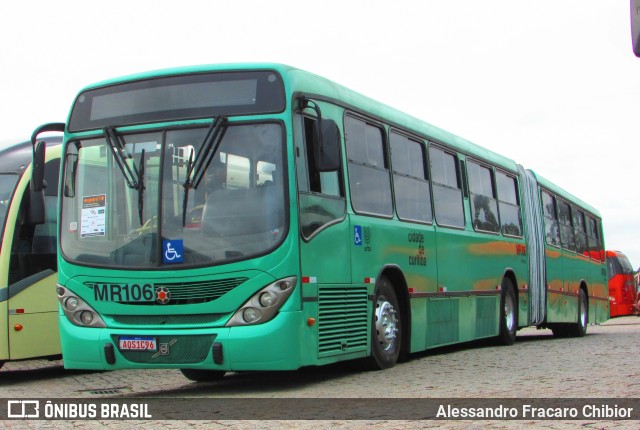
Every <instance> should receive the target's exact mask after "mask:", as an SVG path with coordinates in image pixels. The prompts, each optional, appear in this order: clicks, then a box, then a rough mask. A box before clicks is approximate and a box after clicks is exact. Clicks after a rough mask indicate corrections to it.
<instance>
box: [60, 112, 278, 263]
mask: <svg viewBox="0 0 640 430" xmlns="http://www.w3.org/2000/svg"><path fill="white" fill-rule="evenodd" d="M207 131H208V128H207V127H199V128H189V129H184V128H181V129H176V130H167V131H159V132H145V133H139V134H119V135H118V136H117V138H118V139H120V140H121V143H122V148H123V151H122V152H123V156H122V157H121V158H120V160H118V159H114V156H113V152H112V150H111V148H110V147H109V143H108V142H107V139H106V138H105V137H99V138H91V139H82V140H75V141H71V142H70V143H69V145H68V146H67V150H66V155H65V157H66V160H67V163H66V170H65V175H64V178H65V179H64V180H65V183H64V192H63V198H62V218H61V220H62V226H63V228H61V242H60V243H61V249H62V252H63V255H64V257H65V258H67V259H69V260H74V261H76V262H78V263H84V264H91V265H98V266H107V267H109V266H112V267H137V268H161V267H165V268H169V269H175V268H176V264H180V265H181V267H187V266H188V267H193V266H200V265H211V264H218V263H227V262H229V261H231V260H240V259H245V258H250V257H255V256H256V255H258V254H262V253H265V252H267V251H268V250H270V249H272V248H274V247H276V246H277V245H278V244H279V243H280V242H281V240H282V239H283V237H284V233H285V230H286V218H285V210H284V209H285V196H286V193H285V185H284V184H285V183H286V182H285V180H284V179H285V177H284V172H285V170H286V166H284V160H285V157H284V156H283V152H284V150H283V148H284V133H283V132H282V127H281V125H280V124H277V123H252V124H238V123H235V124H233V123H231V124H229V125H228V126H226V131H225V133H224V137H223V139H222V141H221V143H220V145H219V147H218V149H217V152H216V153H215V156H213V157H212V158H211V159H210V162H209V163H208V164H206V165H204V166H203V168H204V169H205V170H204V171H203V176H202V181H200V182H199V183H195V184H194V183H193V182H190V181H187V172H188V171H189V169H190V168H191V167H192V166H193V163H194V161H195V160H197V159H202V158H203V154H200V151H201V149H202V145H203V142H206V139H205V136H206V135H207ZM205 148H206V145H205ZM205 155H206V154H205ZM204 158H205V159H207V160H209V158H208V157H204ZM118 162H121V163H125V164H126V166H125V167H124V168H122V167H121V166H120V167H119V166H118ZM127 167H128V168H127ZM127 171H131V172H134V175H133V176H134V177H133V178H129V177H126V176H125V174H124V173H125V172H127ZM130 179H134V180H135V181H136V182H137V183H138V185H137V187H135V186H133V187H132V186H131V185H132V184H131V181H130Z"/></svg>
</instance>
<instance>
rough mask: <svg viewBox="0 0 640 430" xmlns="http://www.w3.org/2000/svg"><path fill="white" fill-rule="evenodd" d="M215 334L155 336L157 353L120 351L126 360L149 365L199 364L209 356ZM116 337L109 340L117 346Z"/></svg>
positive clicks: (113, 336)
mask: <svg viewBox="0 0 640 430" xmlns="http://www.w3.org/2000/svg"><path fill="white" fill-rule="evenodd" d="M216 336H217V335H215V334H211V335H193V336H164V335H163V336H156V342H157V344H158V350H157V351H126V350H125V351H120V354H122V355H123V356H124V358H126V359H127V360H129V361H131V362H134V363H149V364H193V363H201V362H202V361H204V359H205V358H207V355H209V351H211V347H212V346H213V342H214V341H215V339H216ZM118 338H119V336H118V335H112V336H111V339H112V340H113V342H114V344H115V345H118V344H119V343H118Z"/></svg>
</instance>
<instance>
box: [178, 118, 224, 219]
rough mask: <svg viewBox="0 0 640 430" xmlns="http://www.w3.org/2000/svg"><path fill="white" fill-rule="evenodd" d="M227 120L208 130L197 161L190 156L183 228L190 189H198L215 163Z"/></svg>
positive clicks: (215, 122) (215, 123)
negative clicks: (212, 163) (210, 165)
mask: <svg viewBox="0 0 640 430" xmlns="http://www.w3.org/2000/svg"><path fill="white" fill-rule="evenodd" d="M226 123H227V118H226V117H224V116H219V117H217V118H216V119H215V120H214V121H213V122H212V123H211V126H210V127H209V130H207V134H206V136H205V137H204V140H203V141H202V146H201V149H200V151H198V153H197V154H196V158H195V160H193V153H191V154H190V155H189V164H188V165H187V175H186V178H185V180H184V184H183V185H182V186H183V187H184V200H183V201H182V226H183V227H184V226H185V225H186V222H187V205H188V201H189V189H190V188H193V189H197V188H198V185H200V182H201V181H202V178H203V177H204V173H205V172H206V171H207V169H208V168H209V164H211V161H213V158H214V157H215V155H216V152H217V151H218V147H219V146H220V142H222V138H223V137H224V134H225V132H226V131H227V125H226Z"/></svg>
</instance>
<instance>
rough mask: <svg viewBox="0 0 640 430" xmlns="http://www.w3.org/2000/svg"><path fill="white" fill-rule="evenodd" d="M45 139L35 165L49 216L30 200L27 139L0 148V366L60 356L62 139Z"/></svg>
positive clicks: (30, 152) (29, 159) (28, 147)
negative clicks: (58, 267)
mask: <svg viewBox="0 0 640 430" xmlns="http://www.w3.org/2000/svg"><path fill="white" fill-rule="evenodd" d="M44 141H45V142H46V143H47V144H48V146H49V151H48V152H47V154H46V159H45V160H43V161H44V164H43V165H42V168H41V169H39V170H40V171H41V173H44V177H43V178H42V179H43V180H44V181H45V182H46V184H47V187H46V189H45V190H44V192H43V193H42V195H41V196H42V197H44V205H45V206H46V207H47V208H48V210H47V211H46V215H47V218H42V217H43V216H44V214H43V213H42V212H40V214H37V213H34V211H32V210H31V206H30V200H31V193H30V186H29V180H30V179H31V160H32V158H33V154H32V145H31V142H29V141H25V142H24V143H20V144H17V145H14V146H11V147H7V148H3V149H1V150H0V228H1V229H2V233H1V235H2V236H1V237H2V243H1V244H0V246H1V248H0V367H2V365H3V364H4V363H5V362H6V361H15V360H27V359H33V358H49V359H57V358H60V336H59V332H58V298H57V296H56V280H57V277H56V264H57V256H56V241H57V239H56V235H57V229H56V215H57V211H56V206H57V202H58V172H59V170H60V153H61V149H62V147H61V145H60V143H61V142H62V139H61V138H46V139H45V140H44ZM42 155H44V154H42ZM41 206H42V205H41Z"/></svg>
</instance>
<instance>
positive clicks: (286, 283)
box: [280, 281, 291, 291]
mask: <svg viewBox="0 0 640 430" xmlns="http://www.w3.org/2000/svg"><path fill="white" fill-rule="evenodd" d="M289 288H291V282H289V281H282V282H280V289H281V290H282V291H284V290H288V289H289Z"/></svg>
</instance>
